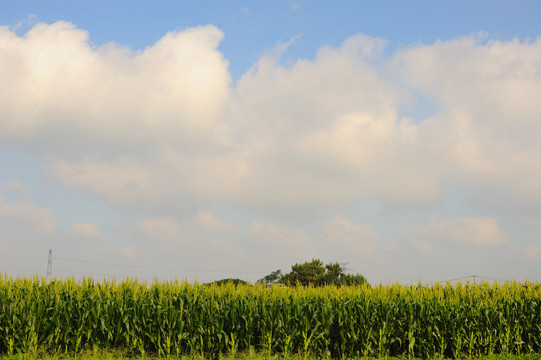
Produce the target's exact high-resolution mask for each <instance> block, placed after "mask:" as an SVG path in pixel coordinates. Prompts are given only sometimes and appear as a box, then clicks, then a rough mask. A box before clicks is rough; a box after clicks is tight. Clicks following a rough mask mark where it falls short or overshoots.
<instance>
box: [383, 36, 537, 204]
mask: <svg viewBox="0 0 541 360" xmlns="http://www.w3.org/2000/svg"><path fill="white" fill-rule="evenodd" d="M540 60H541V38H538V39H537V40H535V41H524V42H520V41H518V40H512V41H509V42H500V41H485V39H484V36H482V35H481V36H467V37H462V38H457V39H454V40H451V41H446V42H442V41H439V42H436V43H435V44H432V45H421V46H415V47H410V48H406V49H403V50H401V51H399V52H398V53H397V54H396V55H395V57H394V59H393V62H394V63H393V66H394V67H393V71H396V72H397V73H399V74H400V76H401V77H402V78H403V79H404V80H405V82H406V83H407V84H408V86H411V87H412V88H413V89H414V90H415V91H418V92H419V93H420V94H421V95H423V96H425V97H426V98H428V99H430V101H431V102H433V103H436V104H438V106H439V107H440V109H439V113H437V114H435V116H433V117H432V118H430V119H426V120H425V121H424V123H422V124H420V127H419V131H420V133H421V134H423V133H424V136H425V138H424V141H425V142H426V143H427V144H432V148H433V149H439V151H440V153H441V154H442V155H443V156H444V157H443V158H442V160H443V161H444V162H445V164H446V166H445V167H446V169H447V170H446V172H447V173H448V174H450V175H451V176H453V177H454V178H455V179H458V180H460V181H461V186H464V187H466V188H472V189H473V191H474V192H475V193H476V194H478V195H479V196H484V197H486V198H488V199H490V198H491V197H492V198H493V197H494V195H495V194H497V195H498V196H502V195H505V196H511V197H513V198H515V199H516V198H520V199H521V201H523V202H528V203H530V204H531V201H532V199H535V202H536V203H537V204H539V203H540V201H541V185H540V184H541V170H540V169H539V166H536V164H537V163H538V154H539V153H540V152H541V143H540V142H539V141H538V139H539V136H540V135H541V121H539V116H538V114H539V113H541V102H540V101H539V99H538V94H539V93H540V92H541V71H540V70H541V68H540V65H539V64H541V62H540ZM430 139H431V140H430Z"/></svg>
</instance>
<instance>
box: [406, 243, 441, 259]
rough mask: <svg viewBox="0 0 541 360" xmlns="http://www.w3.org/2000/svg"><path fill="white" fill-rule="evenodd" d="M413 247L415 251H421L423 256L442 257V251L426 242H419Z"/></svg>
mask: <svg viewBox="0 0 541 360" xmlns="http://www.w3.org/2000/svg"><path fill="white" fill-rule="evenodd" d="M412 245H413V247H414V248H415V249H417V251H419V252H420V253H422V254H423V255H429V256H440V255H442V252H441V251H440V250H438V249H436V247H434V245H432V244H430V243H428V242H426V241H422V240H418V241H415V242H414V243H413V244H412Z"/></svg>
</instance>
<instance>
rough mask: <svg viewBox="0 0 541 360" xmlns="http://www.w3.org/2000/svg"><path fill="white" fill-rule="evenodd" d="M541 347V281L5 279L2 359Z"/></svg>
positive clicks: (447, 352) (1, 283)
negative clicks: (289, 283)
mask: <svg viewBox="0 0 541 360" xmlns="http://www.w3.org/2000/svg"><path fill="white" fill-rule="evenodd" d="M43 349H45V351H47V352H48V353H51V354H55V353H56V354H59V353H78V352H80V351H83V350H87V351H88V350H89V349H120V350H122V351H123V352H125V353H127V354H132V355H133V356H137V355H141V354H152V355H156V356H170V355H175V356H180V355H193V356H195V355H198V356H201V355H202V356H207V357H217V356H219V355H220V354H229V355H231V354H233V355H234V354H235V353H238V352H245V351H248V350H254V351H257V352H258V353H263V354H268V355H272V354H281V356H284V355H285V356H287V355H295V356H303V357H304V356H312V357H314V356H315V357H333V358H346V357H361V356H375V357H380V356H381V357H383V356H411V357H413V356H415V357H422V358H426V357H450V358H454V357H462V356H483V355H490V354H532V353H538V354H539V353H541V285H540V284H538V283H514V282H513V283H505V284H497V283H494V284H488V283H484V284H477V285H474V284H458V285H454V286H452V285H450V284H448V285H444V286H440V285H436V286H402V285H392V286H376V287H368V286H363V287H345V288H344V287H343V288H336V287H324V288H303V287H298V288H285V287H278V286H276V287H271V288H267V287H265V286H259V285H258V286H248V285H246V286H238V287H235V286H233V285H224V286H205V285H198V284H189V283H177V282H171V283H154V284H150V285H147V284H145V283H138V282H137V281H131V280H127V281H124V282H121V283H115V282H96V281H93V280H92V279H87V280H84V281H82V282H76V281H75V280H52V281H45V280H44V279H39V278H33V279H28V278H25V279H12V278H9V277H4V278H0V355H13V354H17V353H34V352H36V351H43Z"/></svg>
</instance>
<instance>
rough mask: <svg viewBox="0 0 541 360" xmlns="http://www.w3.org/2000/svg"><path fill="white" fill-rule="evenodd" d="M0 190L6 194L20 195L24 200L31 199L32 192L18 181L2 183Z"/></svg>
mask: <svg viewBox="0 0 541 360" xmlns="http://www.w3.org/2000/svg"><path fill="white" fill-rule="evenodd" d="M0 190H3V192H4V193H6V194H14V195H18V196H20V197H22V198H24V199H27V198H29V197H30V192H29V191H28V189H27V188H26V187H25V186H24V185H23V184H22V183H21V181H19V180H18V179H11V180H8V181H6V182H4V183H0Z"/></svg>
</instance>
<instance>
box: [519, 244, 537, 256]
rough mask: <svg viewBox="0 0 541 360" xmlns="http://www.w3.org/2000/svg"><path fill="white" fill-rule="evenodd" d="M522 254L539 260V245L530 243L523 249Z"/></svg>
mask: <svg viewBox="0 0 541 360" xmlns="http://www.w3.org/2000/svg"><path fill="white" fill-rule="evenodd" d="M523 254H524V255H526V257H527V258H528V259H530V260H541V246H538V245H535V244H530V245H528V246H527V247H526V248H525V249H524V250H523Z"/></svg>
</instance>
